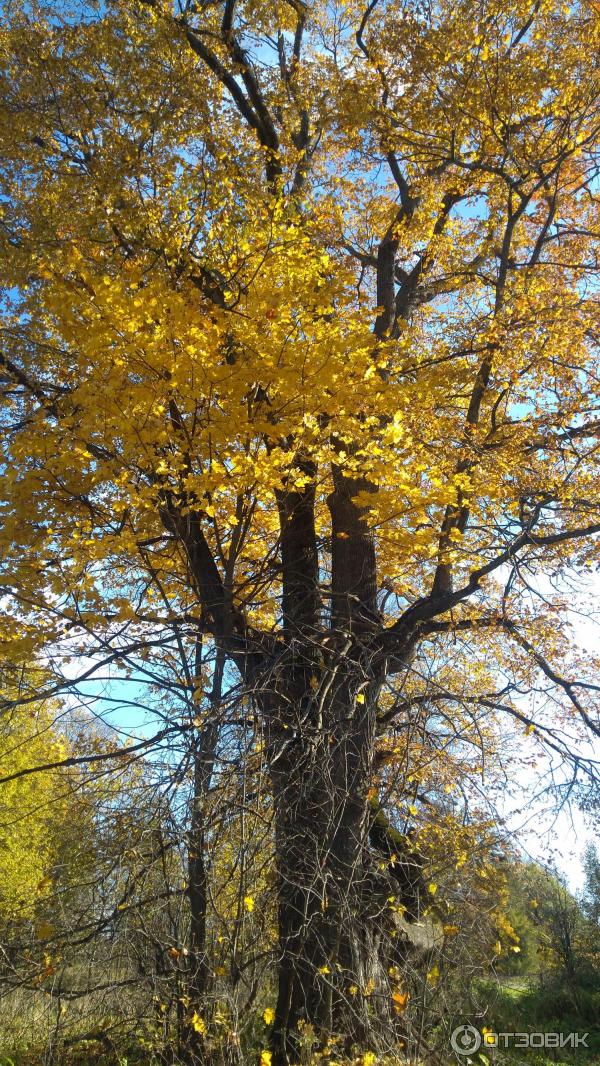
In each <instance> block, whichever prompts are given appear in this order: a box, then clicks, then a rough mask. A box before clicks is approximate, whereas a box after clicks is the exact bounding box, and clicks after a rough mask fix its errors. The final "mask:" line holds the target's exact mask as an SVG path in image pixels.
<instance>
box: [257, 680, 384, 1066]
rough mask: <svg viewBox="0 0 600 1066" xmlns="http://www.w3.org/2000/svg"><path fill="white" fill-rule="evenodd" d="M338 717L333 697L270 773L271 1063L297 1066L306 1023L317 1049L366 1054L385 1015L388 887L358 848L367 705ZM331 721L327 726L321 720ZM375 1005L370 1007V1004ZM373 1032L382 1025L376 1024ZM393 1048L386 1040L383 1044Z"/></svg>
mask: <svg viewBox="0 0 600 1066" xmlns="http://www.w3.org/2000/svg"><path fill="white" fill-rule="evenodd" d="M358 706H359V707H360V708H361V714H360V715H357V714H356V713H355V711H351V712H350V713H347V714H346V715H342V713H341V708H340V703H339V694H338V698H336V699H335V700H334V701H332V704H331V705H330V707H329V709H328V711H329V713H327V714H326V715H325V716H324V724H325V725H326V726H327V727H328V728H324V729H323V730H322V731H321V734H320V735H319V737H313V738H308V737H307V738H305V739H304V741H302V740H300V739H296V740H295V741H294V743H292V744H290V745H289V747H288V749H287V750H286V751H285V752H284V754H283V755H282V756H281V758H280V759H279V760H278V761H277V762H276V763H275V766H274V768H273V775H272V779H273V792H274V800H275V809H276V853H277V872H278V889H279V985H278V998H277V1006H276V1017H275V1025H274V1032H273V1052H274V1064H275V1066H288V1064H289V1063H295V1062H297V1061H298V1036H299V1033H300V1034H301V1029H302V1025H303V1024H310V1025H311V1026H312V1029H313V1030H314V1034H315V1036H316V1037H317V1039H318V1040H319V1041H320V1042H321V1043H324V1042H325V1041H326V1040H327V1039H328V1038H329V1037H330V1036H339V1037H341V1038H343V1039H344V1041H345V1043H346V1044H347V1045H350V1044H351V1043H353V1042H356V1043H357V1044H363V1045H365V1044H367V1043H368V1044H369V1046H372V1047H376V1046H377V1045H378V1043H379V1041H380V1038H381V1032H380V1033H379V1036H378V1035H377V1034H376V1033H373V1031H372V1027H373V1023H374V1022H375V1020H376V1017H377V1013H378V1012H379V1015H381V1014H383V1015H385V1017H384V1019H383V1030H384V1036H385V1039H386V1041H389V1040H390V1038H391V1037H392V1029H390V1026H391V1025H392V1028H393V1016H390V1008H391V1000H390V989H389V977H388V970H389V965H390V954H389V953H390V938H389V934H390V932H391V924H392V923H391V912H390V910H389V904H388V903H387V901H388V899H389V896H390V893H391V891H392V889H391V888H390V880H389V878H388V877H387V875H386V874H385V873H382V872H381V871H378V870H377V868H376V864H374V863H373V861H372V858H371V853H370V851H369V846H368V834H369V828H370V823H371V821H372V812H371V807H370V804H369V802H368V781H369V770H370V752H371V750H372V737H371V729H372V726H371V725H370V719H371V712H370V710H369V707H368V702H367V700H365V704H364V705H363V704H358ZM331 718H336V719H337V721H329V719H331ZM375 1005H376V1007H375ZM378 1022H379V1024H378V1025H377V1029H378V1030H381V1028H382V1025H381V1023H382V1018H381V1017H379V1019H378ZM392 1042H393V1041H392Z"/></svg>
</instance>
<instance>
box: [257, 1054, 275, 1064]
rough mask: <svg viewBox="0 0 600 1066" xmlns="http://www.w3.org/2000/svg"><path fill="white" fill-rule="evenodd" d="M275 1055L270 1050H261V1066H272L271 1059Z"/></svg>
mask: <svg viewBox="0 0 600 1066" xmlns="http://www.w3.org/2000/svg"><path fill="white" fill-rule="evenodd" d="M272 1058H273V1055H272V1054H271V1052H270V1051H261V1053H260V1066H271V1059H272Z"/></svg>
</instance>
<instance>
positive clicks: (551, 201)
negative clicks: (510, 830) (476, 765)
mask: <svg viewBox="0 0 600 1066" xmlns="http://www.w3.org/2000/svg"><path fill="white" fill-rule="evenodd" d="M599 44H600V28H599V20H598V13H597V6H596V5H595V4H594V3H592V2H591V0H589V2H588V0H581V2H576V3H573V4H571V5H565V4H564V3H563V2H562V0H535V2H531V0H527V2H525V0H510V2H506V0H502V2H501V3H500V0H478V2H477V3H476V2H475V0H459V2H452V3H448V2H446V0H443V2H440V3H438V4H434V5H431V4H428V3H421V2H420V0H407V2H398V3H391V2H389V0H379V2H378V0H372V2H371V3H370V4H368V6H367V5H366V4H365V3H364V2H363V0H361V2H357V0H344V2H340V3H339V4H337V3H333V4H332V3H327V4H324V3H321V4H319V3H315V4H305V3H304V2H303V0H288V2H285V0H282V2H278V3H275V2H271V0H252V2H250V0H243V2H242V0H238V3H236V2H235V0H225V2H224V3H222V2H212V0H207V2H204V0H200V2H191V0H178V2H177V3H174V4H171V3H170V2H169V0H145V2H135V0H105V2H98V3H91V2H88V3H82V4H77V3H76V2H74V3H71V4H69V3H67V2H65V3H64V4H63V3H62V2H61V3H57V2H50V0H48V2H47V3H44V2H39V3H38V2H31V3H27V2H25V0H23V2H20V3H19V2H17V3H7V4H6V9H5V21H4V25H3V29H2V64H3V72H2V90H3V92H2V95H3V104H2V112H1V114H2V119H1V122H2V126H1V136H2V157H3V163H2V170H1V180H2V220H1V230H0V233H1V240H2V255H3V261H4V269H5V273H6V278H7V288H6V290H5V296H4V302H3V324H2V330H1V336H2V352H1V354H0V371H1V377H2V387H3V392H4V395H5V400H6V403H5V408H4V411H5V413H4V415H3V424H4V429H5V435H4V444H3V447H4V460H3V462H4V464H5V469H4V478H5V487H4V506H3V510H4V532H3V539H2V547H3V554H4V560H5V561H4V564H3V566H4V570H3V573H4V575H5V576H4V577H3V586H4V598H3V600H2V611H3V615H2V622H1V626H2V634H1V635H2V639H3V640H4V641H5V642H6V644H7V647H8V648H9V652H8V653H7V654H10V656H11V658H12V659H13V660H14V661H18V660H20V659H21V660H22V659H23V658H27V657H30V656H31V654H32V650H33V649H34V648H36V649H39V647H40V646H41V645H44V647H45V650H44V655H45V662H47V663H48V664H49V669H54V670H55V673H56V683H55V690H56V691H58V690H59V689H60V688H61V687H63V688H64V687H65V685H66V684H71V685H72V684H73V676H74V671H76V670H77V669H80V671H81V672H82V673H85V672H86V670H87V676H88V678H89V677H93V675H94V671H95V670H96V671H97V670H99V669H100V666H99V664H102V668H104V667H105V666H106V665H107V664H109V665H110V668H111V671H112V676H114V672H115V671H118V669H119V668H122V669H123V670H124V671H125V674H124V676H126V672H127V669H133V671H134V675H135V676H134V680H135V683H136V684H138V685H139V684H142V683H144V682H148V684H150V685H154V691H155V692H156V691H158V692H159V693H160V691H161V684H162V682H161V677H162V674H161V670H162V669H163V668H164V665H165V662H166V661H169V662H171V663H172V664H175V666H174V668H175V667H176V666H177V663H179V664H180V669H181V674H180V675H179V678H178V683H179V684H180V686H181V692H182V693H184V694H187V695H188V696H189V703H190V706H192V707H193V706H197V707H198V708H199V713H198V715H197V717H196V718H194V717H192V718H191V719H189V721H188V726H187V727H189V729H192V728H194V729H196V728H197V729H198V739H197V742H196V743H195V749H194V750H195V759H196V803H195V805H194V819H193V827H192V828H193V830H194V832H195V833H196V834H197V835H198V836H199V837H200V838H201V837H202V835H203V832H204V830H203V826H202V811H203V809H204V808H203V804H204V798H205V796H206V793H207V790H208V788H209V786H210V775H211V773H212V770H213V766H214V759H215V751H216V745H217V744H218V742H219V737H218V734H219V730H218V719H217V712H216V710H215V717H214V719H212V720H211V711H210V708H211V707H215V708H217V706H218V701H219V700H220V699H221V698H222V694H223V691H224V686H225V690H226V691H227V692H228V693H229V696H228V698H229V699H232V695H231V694H232V693H235V694H237V695H238V696H239V701H238V707H239V709H240V715H241V716H242V717H244V716H245V720H246V722H250V723H253V725H254V729H255V734H256V738H257V740H260V743H261V744H262V748H261V749H260V757H261V758H262V759H264V761H265V766H266V770H267V773H268V778H269V782H270V786H269V787H270V793H271V800H272V805H273V809H274V812H275V854H276V863H277V877H278V937H279V948H278V952H277V959H278V998H277V1007H276V1017H275V1024H274V1027H273V1032H274V1035H273V1052H274V1061H277V1062H278V1063H286V1062H288V1061H289V1060H290V1059H293V1058H294V1055H295V1050H294V1049H295V1034H296V1033H297V1031H298V1025H299V1023H300V1022H302V1021H303V1020H304V1021H307V1020H308V1021H310V1022H311V1023H312V1025H313V1026H314V1027H315V1029H316V1031H317V1032H318V1033H321V1034H324V1035H327V1034H329V1033H331V1032H336V1031H340V1030H343V1031H345V1032H346V1033H348V1034H350V1036H351V1038H352V1039H356V1040H363V1041H365V1042H367V1041H368V1043H369V1045H370V1046H382V1047H384V1046H386V1042H387V1043H388V1045H389V1044H390V1043H393V1042H394V1039H395V1036H394V1025H395V1024H396V1022H397V1012H394V1010H393V1002H394V1001H393V998H392V997H393V984H392V982H393V980H394V979H395V978H392V977H391V976H390V972H391V973H396V972H397V965H396V964H398V963H399V962H400V963H401V961H402V950H403V949H399V948H398V947H397V946H395V945H397V944H398V941H399V939H401V938H399V936H398V926H397V922H396V924H394V916H395V912H394V911H393V907H392V908H390V904H389V901H390V899H391V900H393V899H394V893H395V892H396V891H399V894H400V900H401V906H403V907H407V908H408V907H409V906H410V896H411V894H414V893H415V892H416V893H417V895H419V894H420V895H421V896H422V895H423V892H422V891H420V892H419V891H418V888H419V886H418V881H419V878H418V865H419V864H418V860H417V858H416V856H415V854H414V853H411V850H410V842H409V843H408V844H407V856H408V857H407V858H406V857H405V858H406V861H405V862H404V863H400V864H399V863H398V859H397V857H396V856H395V854H394V848H395V847H396V846H398V847H400V845H401V840H400V838H399V837H398V834H396V838H395V837H394V831H393V827H392V826H391V825H390V824H389V821H388V820H387V819H386V817H385V815H384V814H383V812H382V811H381V810H380V809H379V807H380V805H381V804H382V803H383V800H384V797H383V796H382V795H378V794H377V790H378V789H379V788H383V786H384V785H385V782H386V780H387V778H386V773H387V770H386V769H385V767H386V765H388V766H389V760H390V758H391V753H394V752H395V755H396V759H397V760H399V761H400V762H401V760H402V752H403V751H404V750H405V748H404V747H403V744H404V743H405V739H406V736H407V734H408V733H409V732H410V731H411V730H415V731H417V732H418V731H420V730H422V735H423V737H425V735H426V734H427V733H428V730H429V732H430V733H431V735H432V736H435V737H437V738H438V749H439V750H441V751H443V750H444V749H445V747H446V748H447V747H448V743H449V741H448V740H447V739H446V740H445V739H444V736H445V734H444V730H445V729H446V730H447V736H450V737H452V738H454V743H455V748H456V745H460V744H462V745H463V747H462V749H461V750H462V752H463V758H464V759H465V760H466V762H467V763H468V761H469V754H468V751H469V748H468V745H473V746H476V744H477V742H478V737H481V736H482V734H486V735H487V736H488V737H493V736H494V734H495V733H496V732H497V727H496V725H495V722H496V720H497V718H498V716H501V715H504V716H506V718H507V720H510V721H513V722H514V723H515V726H516V729H517V736H520V737H521V738H522V737H523V733H529V734H533V737H532V742H531V743H533V742H535V741H536V740H537V742H539V743H540V744H542V743H543V744H544V745H545V747H546V750H547V752H549V753H550V756H554V757H556V758H558V759H560V758H561V757H562V756H563V755H565V754H567V755H568V754H569V749H571V750H573V745H574V744H576V742H577V741H576V737H577V735H578V733H579V732H580V731H581V730H587V731H588V734H595V735H596V736H597V735H598V734H599V733H600V724H599V719H598V710H597V707H596V705H595V703H594V699H595V694H596V693H597V689H596V688H595V687H594V685H593V683H592V682H591V681H590V680H589V678H590V670H589V666H588V665H587V664H586V663H585V662H584V661H583V659H582V658H581V657H578V656H577V655H575V654H574V655H573V656H571V659H572V661H569V655H570V652H569V648H570V644H569V641H568V629H567V623H568V618H569V616H568V608H569V606H570V600H571V598H572V593H571V589H570V586H569V580H570V576H571V575H573V574H576V575H579V574H581V573H582V572H585V571H586V569H587V568H589V567H592V566H593V565H594V561H595V559H596V558H597V554H596V552H597V547H596V540H595V534H597V533H598V532H600V501H599V499H598V493H597V488H596V484H595V454H596V449H597V440H598V430H599V428H600V420H599V419H598V412H597V405H598V379H597V372H596V365H595V348H596V345H597V339H598V305H597V257H598V236H599V220H598V172H599V171H598V163H599V160H598V131H599V128H600V119H599V110H598V103H599V75H598V64H597V55H598V46H599ZM82 654H85V655H86V656H88V659H87V660H85V662H84V666H81V659H80V658H78V656H79V657H80V656H81V655H82ZM94 656H95V658H94ZM165 657H166V658H165ZM169 657H170V658H169ZM66 661H67V662H68V661H70V662H71V666H70V667H69V668H68V669H67V678H66V681H65V680H63V675H62V673H61V671H63V669H64V664H65V662H66ZM90 663H91V665H90ZM132 663H134V664H135V665H134V666H133V667H132V665H131V664H132ZM94 664H96V665H94ZM532 688H535V689H536V690H537V692H538V699H537V701H536V703H535V713H534V712H533V711H532V709H531V706H532V705H531V704H530V703H527V702H526V701H525V700H524V698H523V695H524V693H526V692H527V691H528V690H530V689H532ZM540 693H541V695H539V694H540ZM32 698H33V696H32ZM173 708H174V704H173V703H172V702H169V701H166V702H165V704H164V706H163V708H162V712H161V713H162V715H163V718H164V725H163V732H162V733H161V734H160V735H161V736H163V735H165V733H166V732H168V731H169V730H170V729H171V730H177V729H179V728H181V720H180V719H179V718H178V717H177V715H176V713H175V710H174V709H173ZM200 709H201V710H200ZM171 715H172V716H171ZM238 720H239V716H238ZM490 742H491V741H490ZM144 743H149V741H147V742H146V741H144ZM520 743H521V744H522V745H523V746H526V744H529V743H530V742H529V741H525V740H522V741H520ZM247 750H248V752H249V754H248V758H254V759H256V758H257V757H258V756H257V750H256V745H255V746H254V748H251V747H248V749H247ZM456 754H457V753H456V750H455V752H454V755H455V756H456ZM524 757H525V758H533V757H534V756H532V755H531V752H530V751H529V750H528V751H526V752H524ZM471 759H472V760H473V759H474V757H473V756H471ZM448 765H454V764H452V763H448ZM573 765H574V766H575V770H576V771H579V770H580V769H581V768H582V766H583V760H582V758H579V756H578V755H577V753H576V754H575V762H574V764H573ZM403 780H404V782H405V785H406V789H407V795H408V794H409V793H412V790H413V789H414V796H413V798H412V803H411V807H414V804H415V803H416V802H417V801H418V800H419V796H418V779H417V778H415V776H414V775H412V774H411V773H406V774H405V775H404V778H403ZM572 784H573V781H572V779H571V780H570V781H569V782H568V785H569V787H572ZM452 787H453V782H452V781H451V780H450V781H449V780H448V778H447V776H446V780H445V781H444V775H443V773H442V772H440V775H439V777H438V792H439V794H440V795H443V793H444V789H446V791H448V792H450V791H451V790H452ZM415 809H416V808H415ZM369 838H370V844H371V846H369ZM405 842H406V838H405ZM374 849H378V851H379V856H380V858H381V852H383V853H384V854H385V856H386V857H387V859H389V865H386V863H381V861H379V860H375V859H374ZM201 850H202V849H201ZM194 856H195V858H194ZM399 865H401V866H402V867H403V870H404V874H405V878H404V880H405V882H409V884H408V887H407V885H406V884H405V886H404V890H402V889H401V886H400V880H401V879H400V877H399V874H398V866H399ZM382 867H383V869H382ZM411 871H412V874H411ZM190 873H191V882H190V899H191V904H192V909H193V908H194V907H196V908H197V915H196V917H197V921H196V923H195V928H196V932H197V938H196V941H195V950H196V952H197V955H198V966H197V972H196V978H197V980H196V988H197V991H198V993H199V994H201V990H202V981H201V980H200V977H201V973H202V958H201V956H202V952H203V951H204V931H203V930H204V927H203V907H202V901H203V899H204V896H205V881H204V876H205V874H204V870H203V866H202V861H201V858H200V859H199V858H198V853H197V852H193V853H192V861H191V864H190ZM413 874H414V876H413ZM415 886H416V887H415ZM421 888H422V886H421ZM203 893H204V895H203ZM402 901H403V902H402ZM407 901H408V902H407ZM396 917H397V915H396ZM349 990H353V991H352V992H349ZM375 1003H377V1004H378V1005H380V1006H378V1007H377V1009H375V1008H374V1006H373V1004H375ZM384 1023H385V1024H384ZM388 1023H391V1024H388Z"/></svg>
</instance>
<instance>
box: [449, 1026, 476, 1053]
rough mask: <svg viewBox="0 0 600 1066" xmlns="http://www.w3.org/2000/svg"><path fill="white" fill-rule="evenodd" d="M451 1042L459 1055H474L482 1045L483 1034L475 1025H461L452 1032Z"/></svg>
mask: <svg viewBox="0 0 600 1066" xmlns="http://www.w3.org/2000/svg"><path fill="white" fill-rule="evenodd" d="M450 1043H451V1045H452V1048H453V1050H454V1051H456V1054H457V1055H472V1054H473V1052H474V1051H479V1048H480V1047H481V1034H480V1033H478V1031H477V1029H476V1028H475V1026H474V1025H459V1026H458V1027H457V1028H456V1029H455V1030H454V1032H453V1033H452V1036H451V1037H450Z"/></svg>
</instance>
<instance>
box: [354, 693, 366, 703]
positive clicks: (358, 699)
mask: <svg viewBox="0 0 600 1066" xmlns="http://www.w3.org/2000/svg"><path fill="white" fill-rule="evenodd" d="M356 702H357V703H364V702H365V696H364V693H363V692H359V694H358V696H357V697H356Z"/></svg>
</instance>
